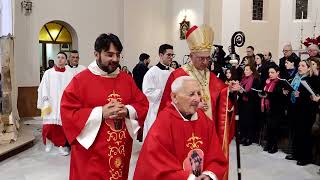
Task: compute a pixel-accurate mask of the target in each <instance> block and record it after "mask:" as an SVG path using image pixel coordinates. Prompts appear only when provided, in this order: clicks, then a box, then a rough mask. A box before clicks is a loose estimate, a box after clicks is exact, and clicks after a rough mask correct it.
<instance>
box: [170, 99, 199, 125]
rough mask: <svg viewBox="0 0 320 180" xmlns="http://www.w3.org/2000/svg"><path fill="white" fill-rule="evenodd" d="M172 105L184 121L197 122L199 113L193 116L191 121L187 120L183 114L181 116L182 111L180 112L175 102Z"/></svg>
mask: <svg viewBox="0 0 320 180" xmlns="http://www.w3.org/2000/svg"><path fill="white" fill-rule="evenodd" d="M171 104H172V105H173V107H174V108H175V109H176V110H177V111H178V113H179V115H180V116H181V117H182V119H183V121H196V120H198V113H197V112H196V113H194V114H193V115H192V116H191V119H190V120H189V119H186V118H184V117H183V116H182V114H181V113H180V111H179V110H178V108H177V106H176V105H175V104H174V103H173V102H171Z"/></svg>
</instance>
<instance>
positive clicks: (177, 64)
mask: <svg viewBox="0 0 320 180" xmlns="http://www.w3.org/2000/svg"><path fill="white" fill-rule="evenodd" d="M172 64H176V68H179V67H180V64H179V63H178V62H177V61H172V62H171V64H170V66H171V65H172Z"/></svg>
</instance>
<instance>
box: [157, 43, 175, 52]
mask: <svg viewBox="0 0 320 180" xmlns="http://www.w3.org/2000/svg"><path fill="white" fill-rule="evenodd" d="M167 49H173V46H171V45H169V44H162V45H161V46H160V47H159V54H160V53H161V54H164V53H165V52H166V50H167Z"/></svg>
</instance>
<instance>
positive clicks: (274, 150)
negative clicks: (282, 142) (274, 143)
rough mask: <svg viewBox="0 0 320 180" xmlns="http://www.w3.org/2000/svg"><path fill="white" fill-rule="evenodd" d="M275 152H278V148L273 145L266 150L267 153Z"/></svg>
mask: <svg viewBox="0 0 320 180" xmlns="http://www.w3.org/2000/svg"><path fill="white" fill-rule="evenodd" d="M276 152H278V148H277V147H273V148H271V149H270V150H269V151H268V153H270V154H274V153H276Z"/></svg>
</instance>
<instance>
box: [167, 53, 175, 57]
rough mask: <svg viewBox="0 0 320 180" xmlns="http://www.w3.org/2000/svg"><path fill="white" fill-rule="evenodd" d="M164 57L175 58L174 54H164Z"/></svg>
mask: <svg viewBox="0 0 320 180" xmlns="http://www.w3.org/2000/svg"><path fill="white" fill-rule="evenodd" d="M166 55H167V56H169V57H172V58H174V57H176V54H171V53H168V54H166Z"/></svg>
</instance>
